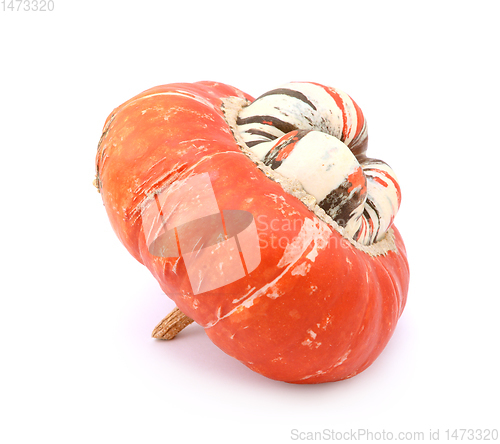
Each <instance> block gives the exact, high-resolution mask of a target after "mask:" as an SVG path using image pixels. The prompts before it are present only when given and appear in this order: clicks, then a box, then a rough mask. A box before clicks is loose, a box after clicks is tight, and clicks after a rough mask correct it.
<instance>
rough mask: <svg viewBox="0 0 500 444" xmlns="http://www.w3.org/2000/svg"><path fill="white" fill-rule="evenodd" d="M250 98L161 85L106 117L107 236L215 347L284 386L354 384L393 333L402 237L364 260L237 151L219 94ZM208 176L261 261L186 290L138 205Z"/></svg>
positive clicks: (402, 283)
mask: <svg viewBox="0 0 500 444" xmlns="http://www.w3.org/2000/svg"><path fill="white" fill-rule="evenodd" d="M231 96H237V97H241V98H244V99H247V100H249V101H253V99H252V97H250V96H248V95H247V94H245V93H243V92H241V91H239V90H237V89H235V88H233V87H230V86H227V85H224V84H217V83H212V82H198V83H193V84H182V83H181V84H170V85H164V86H159V87H156V88H152V89H150V90H147V91H145V92H143V93H141V94H139V95H138V96H136V97H134V98H132V99H130V100H129V101H127V102H125V103H124V104H123V105H121V106H120V107H118V108H117V109H115V110H114V112H113V113H112V114H111V115H110V117H109V118H108V120H107V121H106V124H105V127H104V132H103V136H102V138H101V141H100V144H99V149H98V155H97V159H96V162H97V173H98V175H97V180H98V186H99V189H100V192H101V196H102V199H103V202H104V206H105V208H106V211H107V214H108V216H109V219H110V221H111V224H112V226H113V229H114V231H115V232H116V234H117V236H118V237H119V239H120V241H121V242H122V243H123V244H124V246H125V247H126V248H127V250H128V251H129V252H130V253H131V254H132V255H133V256H134V257H135V258H136V259H137V260H138V261H139V262H141V263H142V264H144V265H145V266H146V267H147V268H148V269H149V270H150V271H151V273H152V274H153V275H154V277H155V278H156V280H157V281H158V282H159V284H160V286H161V288H162V290H163V291H164V292H165V293H166V295H168V296H169V297H170V298H171V299H172V300H173V301H174V302H175V303H176V305H177V306H178V307H179V308H180V310H182V311H183V312H184V313H185V314H186V315H187V316H189V317H191V318H192V319H194V321H195V322H197V323H198V324H200V325H201V326H203V327H204V328H205V331H206V333H207V335H208V336H209V338H210V339H211V340H212V341H213V342H214V343H215V344H216V345H217V346H218V347H219V348H220V349H222V350H223V351H224V352H226V353H227V354H229V355H231V356H233V357H235V358H236V359H238V360H240V361H241V362H242V363H244V364H245V365H247V366H248V367H249V368H251V369H252V370H254V371H256V372H258V373H260V374H262V375H264V376H266V377H269V378H272V379H276V380H281V381H286V382H292V383H320V382H327V381H336V380H341V379H346V378H349V377H352V376H354V375H356V374H358V373H359V372H361V371H363V370H364V369H366V368H367V367H368V366H369V365H370V364H371V363H372V362H373V361H374V360H375V359H376V358H377V356H378V355H379V354H380V353H381V351H382V350H383V349H384V347H385V346H386V344H387V342H388V341H389V339H390V337H391V336H392V334H393V332H394V329H395V327H396V323H397V321H398V319H399V317H400V316H401V313H402V311H403V308H404V306H405V303H406V295H407V292H408V284H409V268H408V262H407V257H406V250H405V246H404V244H403V240H402V238H401V236H400V234H399V232H398V231H397V229H396V228H392V229H391V236H393V239H394V245H395V248H393V249H391V250H390V251H387V252H385V253H384V254H376V255H372V254H369V253H367V252H366V251H365V250H363V249H360V248H358V246H357V245H356V244H355V243H353V242H350V241H349V240H348V239H346V238H344V237H343V236H342V234H341V232H340V231H339V230H337V229H335V228H334V227H332V226H331V225H330V224H328V223H326V222H324V221H323V220H321V219H320V218H318V216H317V215H316V214H315V213H314V212H312V211H311V210H310V209H309V208H307V207H306V206H305V205H304V204H303V203H302V202H301V201H300V200H299V199H297V198H296V197H294V196H293V195H292V194H289V193H287V192H285V191H284V189H283V188H282V186H281V185H280V184H279V183H277V182H275V181H274V180H272V179H271V178H269V177H267V176H266V175H265V174H264V173H263V172H262V171H261V170H260V169H259V168H257V166H256V165H255V163H254V162H253V161H252V160H251V159H250V158H249V157H248V156H247V155H246V154H245V153H244V152H242V150H241V148H240V146H239V145H238V143H237V142H236V140H235V137H234V135H233V133H232V131H231V128H230V127H229V126H228V123H227V121H226V119H225V116H224V113H223V111H222V109H221V106H222V99H224V98H227V97H231ZM197 173H200V174H201V173H208V174H209V177H210V181H211V184H212V187H213V191H214V194H215V196H216V199H217V203H218V205H219V208H220V210H221V211H222V210H234V209H238V210H245V211H248V212H250V213H251V214H252V215H253V216H254V218H255V220H256V227H257V231H258V235H259V239H260V246H261V248H260V252H261V262H260V264H259V265H258V267H257V268H256V269H255V270H253V271H252V272H250V273H248V274H247V275H246V276H245V277H244V278H242V279H239V280H237V281H235V282H233V283H230V284H228V285H225V286H223V287H220V288H217V289H216V290H212V291H208V292H205V293H202V294H197V295H196V294H193V292H192V289H191V286H190V283H189V278H188V275H187V271H186V266H185V264H184V260H183V258H182V257H173V258H165V257H158V256H154V255H152V254H151V253H150V251H149V250H148V246H147V245H146V240H145V236H144V233H143V228H142V224H141V206H142V205H143V202H144V200H145V199H146V198H147V197H148V196H151V195H152V194H154V193H156V192H158V191H159V190H162V189H165V188H166V187H169V186H171V185H172V184H174V183H175V182H176V181H178V180H181V179H185V178H187V177H189V176H190V175H193V174H197Z"/></svg>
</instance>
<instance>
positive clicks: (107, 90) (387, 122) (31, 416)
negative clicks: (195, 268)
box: [0, 0, 500, 443]
mask: <svg viewBox="0 0 500 444" xmlns="http://www.w3.org/2000/svg"><path fill="white" fill-rule="evenodd" d="M496 3H497V2H494V1H477V2H474V3H472V2H461V1H459V2H451V1H436V2H429V1H423V2H419V3H408V2H395V1H392V2H391V1H379V2H360V1H353V2H345V1H329V2H325V1H321V2H319V1H318V2H316V1H309V2H297V1H288V2H286V3H285V2H269V1H266V2H264V1H253V2H233V1H213V2H195V3H191V2H175V4H174V3H173V2H162V1H148V0H146V1H143V2H122V1H113V0H112V1H105V2H102V1H99V2H98V1H95V0H91V1H86V2H76V1H68V0H66V1H63V0H54V10H53V11H45V12H42V11H33V10H31V11H22V10H20V11H12V10H10V9H9V8H8V6H9V3H8V2H7V1H6V2H5V4H4V3H2V8H5V9H4V10H2V11H0V42H1V53H0V60H1V70H0V127H1V131H0V146H1V148H2V159H3V160H2V166H3V174H2V205H1V208H2V209H1V214H2V217H1V219H0V221H1V224H2V230H1V232H2V235H3V239H2V251H3V252H4V260H3V261H2V279H1V282H0V285H1V297H0V343H1V365H0V392H1V396H0V404H1V405H2V410H3V413H2V416H1V423H2V425H1V427H0V441H1V442H5V443H35V442H50V443H79V442H82V443H83V442H85V443H90V442H93V443H110V442H120V443H139V442H140V443H160V442H165V443H169V442H189V443H190V442H193V443H194V442H212V441H214V442H215V441H217V442H220V443H232V442H240V443H247V442H248V443H255V442H264V443H286V442H303V441H307V440H309V441H311V439H307V438H310V437H315V438H316V440H319V438H320V437H321V440H323V441H333V439H332V438H335V437H337V440H338V437H339V435H338V433H339V432H340V433H342V434H343V438H344V440H345V441H353V440H354V439H353V438H352V436H353V435H349V433H358V435H357V436H358V438H360V439H361V438H362V437H363V436H364V437H367V435H366V433H369V432H371V433H372V434H374V435H372V437H373V440H376V439H377V438H378V437H381V438H380V439H378V441H379V442H382V441H383V439H382V438H383V436H382V435H381V434H382V432H385V433H386V434H385V435H384V436H385V438H386V441H387V442H388V441H390V438H391V435H390V434H393V440H395V439H396V438H398V437H399V440H402V439H403V438H408V439H409V438H411V437H412V433H415V432H418V433H423V434H424V435H413V437H414V441H417V440H418V439H419V438H421V437H422V436H424V437H425V440H426V441H428V440H430V438H431V437H432V436H433V437H434V438H436V437H437V435H436V432H438V433H439V440H440V441H443V442H444V441H446V437H447V432H446V431H447V430H450V432H448V433H451V432H452V431H454V430H456V429H467V430H469V429H473V430H478V429H479V430H485V429H500V422H499V419H498V418H500V414H499V413H500V411H499V404H498V399H499V394H500V393H499V383H498V373H499V371H500V368H499V360H498V354H499V352H498V340H499V337H500V335H499V315H498V312H499V309H500V303H499V296H500V292H499V289H498V281H497V277H498V273H499V272H498V265H499V261H498V257H497V256H496V252H498V247H499V242H498V219H499V215H500V214H499V211H498V207H497V203H498V202H497V201H498V196H497V192H498V178H497V172H496V169H497V167H498V165H499V160H500V159H499V149H500V142H499V138H498V121H499V117H500V111H499V103H500V87H499V82H498V79H499V78H500V68H499V65H498V63H497V61H498V60H497V59H498V43H499V42H500V31H499V29H498V26H497V12H496V11H497V8H496V6H497V5H496ZM18 4H19V2H14V5H16V6H15V7H16V8H17V7H18V6H17V5H18ZM26 4H29V5H31V8H32V9H33V8H34V6H33V2H31V3H30V2H28V3H26ZM22 5H23V6H22V7H21V9H23V8H24V5H25V3H24V2H23V3H22ZM198 80H215V81H219V82H225V83H229V84H231V85H233V86H236V87H238V88H240V89H242V90H243V91H245V92H247V93H249V94H251V95H253V96H254V97H255V96H258V95H260V94H262V93H263V92H265V91H268V90H270V89H272V88H274V87H277V86H279V85H281V84H283V83H286V82H288V81H291V80H305V81H315V82H319V83H324V84H327V85H331V86H335V87H338V88H340V89H342V90H344V91H346V92H347V93H349V94H350V95H351V96H352V97H353V98H354V99H355V100H356V101H357V103H358V104H359V105H360V106H361V108H362V109H363V112H364V114H365V116H366V117H367V120H368V123H369V133H370V144H369V154H370V155H372V156H374V157H379V158H381V159H384V160H386V161H387V162H388V163H389V164H390V165H391V166H392V167H393V168H394V170H395V171H396V173H397V174H398V177H399V179H400V182H401V187H402V193H403V203H402V206H401V209H400V212H399V214H398V216H397V218H396V225H397V226H398V228H399V230H400V231H401V233H402V235H403V238H404V240H405V243H406V246H407V250H408V257H409V262H410V270H411V283H410V291H409V295H408V303H407V306H406V309H405V312H404V314H403V316H402V317H401V320H400V322H399V324H398V327H397V329H396V332H395V334H394V336H393V338H392V340H391V341H390V343H389V345H388V346H387V348H386V349H385V351H384V352H383V353H382V355H381V356H380V358H379V359H378V360H377V361H376V362H375V363H374V364H373V365H372V366H371V367H370V368H369V369H367V370H366V371H365V372H363V373H361V374H360V375H358V376H356V377H354V378H353V379H350V380H347V381H342V382H337V383H327V384H319V385H310V386H296V385H290V384H286V383H281V382H277V381H272V380H269V379H266V378H265V377H263V376H260V375H258V374H256V373H253V372H252V371H250V370H249V369H247V368H246V367H245V366H244V365H242V364H240V363H239V362H238V361H236V360H234V359H233V358H231V357H229V356H227V355H225V354H224V353H223V352H222V351H221V350H219V349H218V348H217V347H216V346H215V345H213V344H212V342H211V341H210V340H209V339H208V337H207V336H206V335H205V333H204V331H203V329H202V328H201V327H199V326H197V325H191V326H190V327H188V328H187V329H186V330H185V331H183V332H182V333H181V334H180V335H179V337H178V338H176V339H175V340H174V341H169V342H163V341H156V340H154V339H152V338H151V337H150V333H151V330H152V328H153V327H154V326H155V325H156V323H157V322H158V321H159V320H160V319H161V318H162V317H163V316H164V315H165V314H166V313H167V312H168V311H169V310H170V309H171V308H173V307H174V304H173V302H172V301H170V300H169V299H168V298H167V296H166V295H164V294H163V293H162V291H161V290H160V288H159V286H158V284H157V283H156V281H155V280H154V278H153V277H152V275H151V274H150V273H149V272H148V270H147V269H146V268H145V267H143V266H142V265H140V264H139V263H138V262H136V261H135V260H134V259H133V258H132V257H131V256H130V255H129V254H128V253H127V252H126V250H125V248H124V247H123V246H122V245H121V244H120V243H119V241H118V239H117V238H116V236H115V234H114V232H113V231H112V229H111V227H110V224H109V222H108V220H107V216H106V214H105V210H104V207H103V205H102V201H101V198H100V196H99V194H98V193H97V192H96V190H95V188H94V187H93V186H92V180H93V178H94V158H95V153H96V147H97V142H98V140H99V137H100V134H101V130H102V126H103V124H104V121H105V119H106V117H107V116H108V114H109V113H110V112H111V111H112V110H113V108H115V107H116V106H118V105H119V104H121V103H122V102H124V101H125V100H127V99H129V98H130V97H132V96H133V95H135V94H137V93H139V92H141V91H143V90H145V89H147V88H150V87H152V86H156V85H160V84H165V83H172V82H179V81H180V82H191V81H198ZM363 430H364V432H363ZM334 432H336V433H337V434H335V433H334ZM401 432H402V433H403V434H404V435H398V434H399V433H401ZM308 433H310V434H308ZM359 433H361V435H360V434H359ZM363 433H365V435H362V434H363ZM375 433H379V435H376V434H375ZM475 433H476V435H474V436H475V437H476V438H477V436H478V435H477V432H475ZM432 434H434V435H432ZM492 436H493V435H492ZM329 437H330V438H329ZM368 437H369V435H368ZM358 440H359V439H358ZM420 441H421V442H423V441H422V440H420Z"/></svg>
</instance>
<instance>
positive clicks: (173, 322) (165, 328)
mask: <svg viewBox="0 0 500 444" xmlns="http://www.w3.org/2000/svg"><path fill="white" fill-rule="evenodd" d="M192 322H193V320H192V319H191V318H190V317H188V316H186V315H185V314H184V313H183V312H182V311H180V310H179V309H178V308H177V307H175V308H174V309H173V310H172V311H171V312H170V313H169V314H168V316H167V317H166V318H165V319H163V321H161V322H160V323H159V324H158V325H157V326H156V327H155V329H154V330H153V334H152V336H153V338H155V339H167V340H168V339H173V338H175V336H176V335H177V333H179V332H180V331H181V330H183V329H184V328H186V327H187V326H188V325H189V324H191V323H192Z"/></svg>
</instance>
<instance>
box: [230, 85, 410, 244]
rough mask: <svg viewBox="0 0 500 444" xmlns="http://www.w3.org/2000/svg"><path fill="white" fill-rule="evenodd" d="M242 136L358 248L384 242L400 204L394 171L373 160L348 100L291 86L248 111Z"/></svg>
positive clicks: (320, 89)
mask: <svg viewBox="0 0 500 444" xmlns="http://www.w3.org/2000/svg"><path fill="white" fill-rule="evenodd" d="M237 124H238V129H239V131H240V134H241V136H242V138H243V140H244V142H245V143H246V145H247V146H248V148H249V149H250V150H251V151H253V152H254V153H255V154H256V155H257V156H258V158H259V159H260V160H262V161H263V163H264V164H266V165H267V166H269V167H271V168H272V169H273V170H275V171H277V172H279V173H280V174H282V175H283V176H285V177H288V178H290V179H296V180H298V181H299V182H300V183H301V185H302V186H303V188H304V190H305V191H306V192H307V193H309V194H311V195H312V196H314V197H315V198H316V201H317V203H318V205H319V206H320V207H321V208H323V210H325V212H326V213H327V214H328V215H329V216H330V217H331V218H332V219H333V220H334V221H335V222H337V223H338V224H339V225H340V226H341V227H343V228H344V230H345V233H346V235H348V236H350V237H352V238H353V239H354V240H356V241H358V242H360V243H362V244H364V245H370V244H372V243H373V242H376V241H379V240H381V239H383V237H384V236H385V233H386V232H387V230H388V229H389V227H390V226H391V225H392V222H393V220H394V217H395V215H396V213H397V211H398V209H399V205H400V203H401V191H400V188H399V184H398V181H397V178H396V175H395V173H394V171H393V170H392V169H391V167H390V166H389V165H387V164H386V163H385V162H383V161H381V160H376V159H370V158H367V157H366V156H365V154H364V150H363V149H360V147H362V146H364V145H366V142H367V128H366V121H365V119H364V116H363V114H362V112H361V110H360V109H359V107H358V106H357V104H356V103H355V102H354V101H353V100H352V99H351V98H350V97H349V96H348V95H347V94H346V93H344V92H342V91H340V90H338V89H334V88H330V87H325V86H322V85H317V84H314V83H299V82H297V83H288V84H286V85H283V86H282V87H280V88H277V89H274V90H272V91H269V92H267V93H265V94H263V95H262V96H260V97H259V98H258V99H257V100H255V101H254V102H253V103H252V104H250V105H249V106H247V107H246V108H244V109H243V110H242V111H241V112H240V113H239V116H238V120H237Z"/></svg>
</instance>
